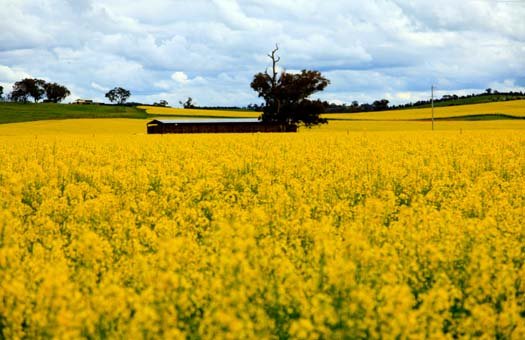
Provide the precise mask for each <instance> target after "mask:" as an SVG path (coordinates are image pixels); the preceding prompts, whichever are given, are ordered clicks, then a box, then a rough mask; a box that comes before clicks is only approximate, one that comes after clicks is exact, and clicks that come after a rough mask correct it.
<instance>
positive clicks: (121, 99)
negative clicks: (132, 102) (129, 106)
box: [106, 87, 131, 105]
mask: <svg viewBox="0 0 525 340" xmlns="http://www.w3.org/2000/svg"><path fill="white" fill-rule="evenodd" d="M130 96H131V92H130V91H129V90H126V89H123V88H122V87H115V88H114V89H113V90H111V91H109V92H108V93H106V98H108V99H109V101H110V102H112V103H114V102H116V103H118V104H120V105H122V104H124V103H125V102H126V100H128V98H129V97H130Z"/></svg>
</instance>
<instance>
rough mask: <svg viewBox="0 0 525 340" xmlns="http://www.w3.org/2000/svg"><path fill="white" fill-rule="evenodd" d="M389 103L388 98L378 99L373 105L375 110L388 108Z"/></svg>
mask: <svg viewBox="0 0 525 340" xmlns="http://www.w3.org/2000/svg"><path fill="white" fill-rule="evenodd" d="M388 103H389V101H388V100H386V99H381V100H376V101H375V102H374V103H373V104H372V105H373V107H374V111H383V110H388Z"/></svg>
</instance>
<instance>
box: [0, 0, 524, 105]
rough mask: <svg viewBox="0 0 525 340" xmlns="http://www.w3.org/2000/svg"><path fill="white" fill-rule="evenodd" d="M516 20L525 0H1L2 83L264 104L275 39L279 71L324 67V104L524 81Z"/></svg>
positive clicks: (140, 97) (92, 93) (93, 94)
mask: <svg viewBox="0 0 525 340" xmlns="http://www.w3.org/2000/svg"><path fill="white" fill-rule="evenodd" d="M524 18H525V0H500V1H497V0H461V1H458V0H440V1H426V0H367V1H361V0H359V1H357V0H147V1H142V0H136V1H130V0H0V85H3V86H4V88H5V90H4V92H7V91H9V90H10V89H11V86H12V83H13V82H15V81H17V80H20V79H22V78H24V77H37V78H43V79H46V80H49V81H54V82H58V83H61V84H63V85H66V86H67V87H68V88H69V89H70V90H71V92H72V96H71V97H69V98H68V100H73V99H76V98H90V99H96V100H101V101H102V100H104V93H105V92H106V91H107V90H108V89H110V88H113V87H115V86H122V87H125V88H127V89H129V90H131V92H132V94H133V96H132V98H131V100H133V101H140V102H153V101H158V100H160V99H165V100H168V102H169V103H170V104H172V105H176V104H177V102H178V101H179V100H181V99H183V98H186V97H188V96H191V97H193V98H194V99H195V100H196V102H197V103H198V104H200V105H246V104H249V103H260V102H261V100H260V99H258V98H257V97H256V94H255V92H253V91H252V90H251V89H250V87H249V84H250V82H251V79H252V77H253V75H254V74H255V73H256V72H259V71H263V70H264V69H265V68H266V67H267V66H269V59H268V58H267V57H266V54H267V53H268V52H269V51H270V50H271V49H272V48H273V46H274V44H275V43H279V46H280V48H281V49H280V55H281V57H282V62H281V65H282V67H283V68H285V69H286V70H290V71H294V70H300V69H305V68H306V69H317V70H320V71H322V72H323V74H324V75H325V76H326V77H327V78H329V79H330V80H331V82H332V83H331V85H330V86H329V87H328V88H327V90H325V92H324V93H323V94H321V95H320V97H321V98H323V99H327V100H330V101H333V102H347V103H349V102H351V101H352V100H358V101H359V102H366V101H372V100H374V99H378V98H387V99H389V100H390V101H391V102H394V103H403V102H408V101H413V100H418V99H421V98H427V97H429V94H428V92H429V88H430V86H431V84H435V85H436V86H437V88H438V89H439V91H440V94H445V93H458V94H459V93H471V92H473V91H480V90H484V89H485V88H488V87H491V88H494V89H498V90H510V89H515V90H525V19H524Z"/></svg>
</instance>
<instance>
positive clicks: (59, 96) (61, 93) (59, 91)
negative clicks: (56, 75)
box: [44, 83, 71, 103]
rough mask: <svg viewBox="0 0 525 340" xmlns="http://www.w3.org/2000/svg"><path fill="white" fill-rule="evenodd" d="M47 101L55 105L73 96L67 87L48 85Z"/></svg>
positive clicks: (46, 85) (45, 86)
mask: <svg viewBox="0 0 525 340" xmlns="http://www.w3.org/2000/svg"><path fill="white" fill-rule="evenodd" d="M44 90H45V91H46V97H47V100H48V101H50V102H53V103H59V102H61V101H62V100H64V99H66V97H67V96H69V95H70V94H71V92H69V90H68V89H67V87H65V86H62V85H59V84H57V83H46V84H45V85H44Z"/></svg>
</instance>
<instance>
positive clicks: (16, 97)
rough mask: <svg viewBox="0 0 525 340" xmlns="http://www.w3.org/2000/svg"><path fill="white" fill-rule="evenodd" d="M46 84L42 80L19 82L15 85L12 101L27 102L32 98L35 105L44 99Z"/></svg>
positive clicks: (23, 80)
mask: <svg viewBox="0 0 525 340" xmlns="http://www.w3.org/2000/svg"><path fill="white" fill-rule="evenodd" d="M45 85H46V82H45V81H44V80H42V79H34V78H26V79H22V80H20V81H17V82H16V83H15V84H14V85H13V91H12V92H11V100H13V101H16V102H26V101H27V100H28V97H32V98H33V100H34V101H35V103H38V101H39V100H40V99H42V98H43V97H44V93H45V90H44V86H45Z"/></svg>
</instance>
